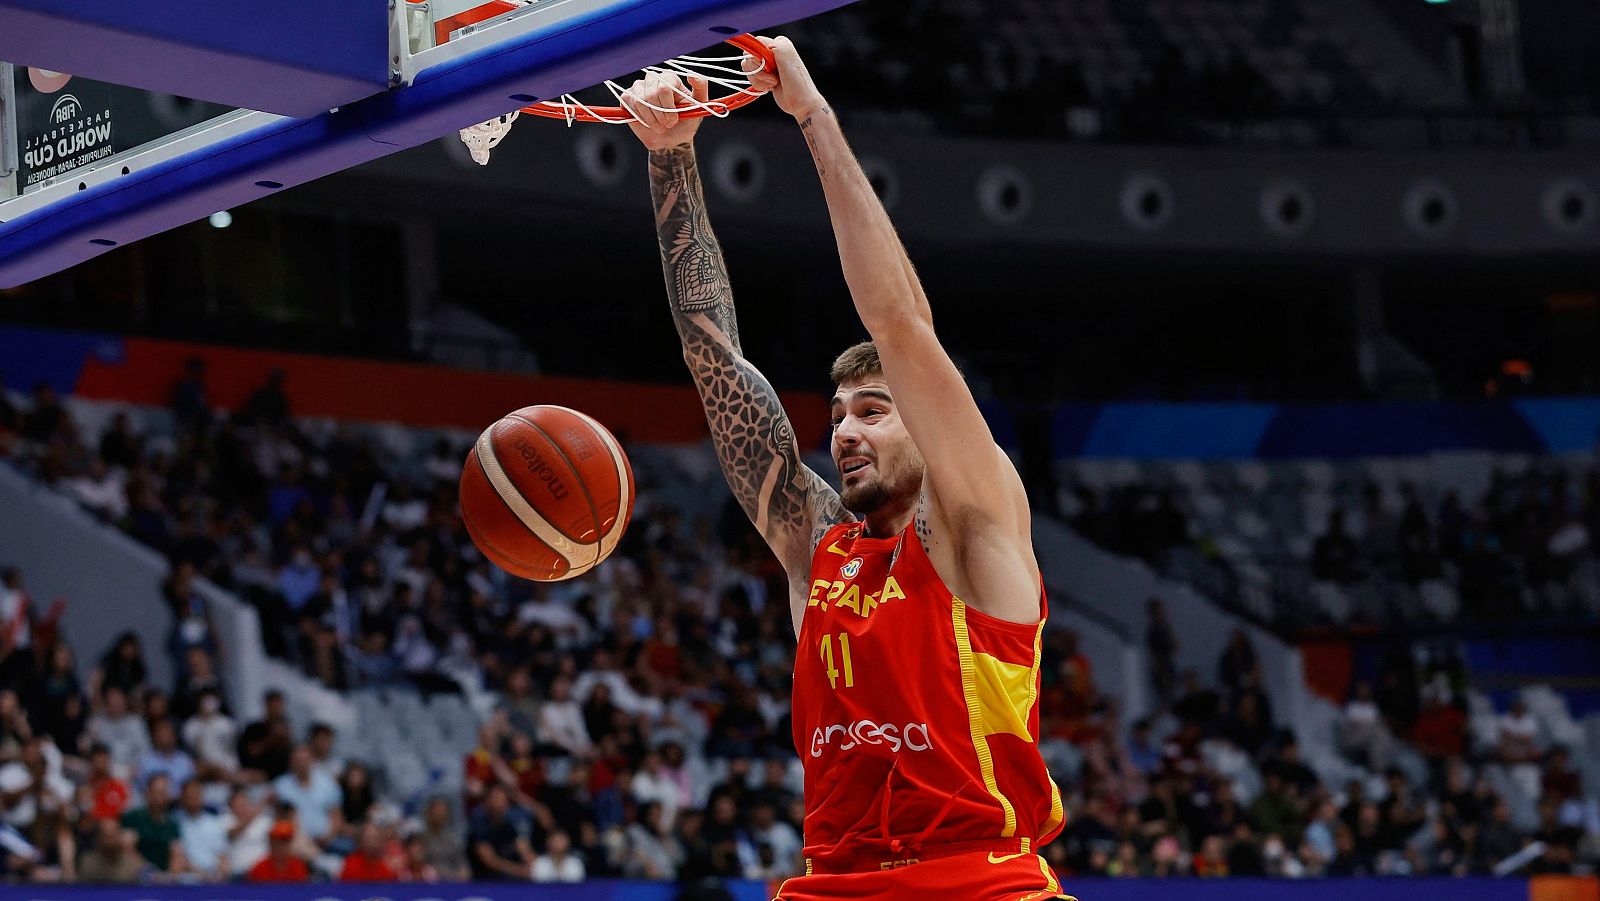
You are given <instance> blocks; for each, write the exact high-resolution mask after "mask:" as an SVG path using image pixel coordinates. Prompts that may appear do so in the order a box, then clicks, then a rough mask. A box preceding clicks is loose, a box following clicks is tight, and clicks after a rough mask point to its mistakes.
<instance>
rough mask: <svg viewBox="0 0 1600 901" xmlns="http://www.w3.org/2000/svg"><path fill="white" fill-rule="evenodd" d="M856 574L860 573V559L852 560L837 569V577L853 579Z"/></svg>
mask: <svg viewBox="0 0 1600 901" xmlns="http://www.w3.org/2000/svg"><path fill="white" fill-rule="evenodd" d="M858 572H861V558H860V557H857V558H855V559H854V560H851V561H850V562H849V563H846V564H845V565H843V566H841V567H839V575H841V576H844V577H845V578H846V579H854V578H855V577H856V573H858Z"/></svg>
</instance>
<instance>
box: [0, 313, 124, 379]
mask: <svg viewBox="0 0 1600 901" xmlns="http://www.w3.org/2000/svg"><path fill="white" fill-rule="evenodd" d="M121 350H122V339H121V338H118V337H115V336H113V335H96V334H91V333H88V332H56V331H49V330H46V329H33V328H22V327H18V326H0V380H4V381H5V386H6V387H7V388H10V389H11V390H13V391H24V392H27V391H32V390H33V389H34V388H35V387H36V386H38V385H39V384H41V383H43V384H47V385H49V386H50V387H52V388H54V389H56V391H57V392H59V393H60V394H63V395H65V394H71V393H72V392H73V391H74V390H76V389H77V386H78V376H79V374H80V373H82V372H83V364H84V363H85V362H87V361H88V359H89V357H90V356H91V355H94V356H97V357H99V358H101V359H114V358H116V357H118V356H120V355H121Z"/></svg>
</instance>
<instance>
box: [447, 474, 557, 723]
mask: <svg viewBox="0 0 1600 901" xmlns="http://www.w3.org/2000/svg"><path fill="white" fill-rule="evenodd" d="M458 468H459V467H458ZM580 697H581V694H580ZM499 709H501V710H504V711H505V712H506V723H507V724H508V725H509V726H510V727H511V729H512V731H514V732H518V733H521V734H523V735H533V734H534V733H535V732H537V731H538V728H539V698H538V696H537V695H535V694H534V691H533V676H532V674H530V673H529V672H528V668H527V667H526V666H519V667H517V668H516V669H513V670H512V671H511V673H510V674H509V675H507V676H506V687H505V690H504V691H503V692H501V694H500V702H499Z"/></svg>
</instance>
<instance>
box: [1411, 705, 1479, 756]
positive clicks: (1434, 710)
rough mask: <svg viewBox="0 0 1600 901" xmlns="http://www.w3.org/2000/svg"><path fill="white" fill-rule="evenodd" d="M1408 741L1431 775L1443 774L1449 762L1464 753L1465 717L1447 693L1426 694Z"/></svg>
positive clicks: (1465, 737) (1465, 741) (1465, 743)
mask: <svg viewBox="0 0 1600 901" xmlns="http://www.w3.org/2000/svg"><path fill="white" fill-rule="evenodd" d="M1411 741H1412V743H1413V744H1415V745H1416V747H1417V750H1418V751H1420V752H1421V753H1422V756H1423V757H1425V758H1427V760H1428V763H1429V765H1430V766H1431V767H1432V769H1433V772H1434V773H1435V774H1440V773H1442V772H1443V767H1444V764H1445V762H1446V761H1448V760H1449V759H1450V758H1452V757H1460V756H1461V755H1462V753H1463V752H1465V751H1466V747H1467V716H1466V714H1465V713H1463V712H1462V711H1461V708H1459V707H1457V706H1456V705H1455V704H1453V703H1451V700H1450V695H1449V691H1448V689H1430V690H1429V691H1428V693H1427V700H1426V706H1425V707H1423V710H1422V713H1421V715H1419V716H1418V717H1417V723H1416V726H1415V727H1413V729H1412V731H1411Z"/></svg>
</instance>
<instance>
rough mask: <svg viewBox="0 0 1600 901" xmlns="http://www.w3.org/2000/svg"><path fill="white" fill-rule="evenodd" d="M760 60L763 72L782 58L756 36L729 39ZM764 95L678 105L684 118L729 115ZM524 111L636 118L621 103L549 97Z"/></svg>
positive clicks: (612, 121) (574, 117) (566, 117)
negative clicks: (571, 102) (595, 103)
mask: <svg viewBox="0 0 1600 901" xmlns="http://www.w3.org/2000/svg"><path fill="white" fill-rule="evenodd" d="M725 43H727V44H729V45H731V46H733V47H736V48H738V49H739V50H742V51H744V52H745V53H748V54H750V55H751V56H753V57H755V58H756V59H759V60H761V65H762V69H761V70H760V71H766V72H776V71H777V69H778V61H777V59H776V58H774V57H773V55H772V51H771V50H769V49H767V45H766V44H763V43H761V40H760V39H759V38H757V37H756V36H754V35H750V34H739V35H734V36H733V37H731V38H728V40H727V41H726V42H725ZM761 97H762V95H761V94H756V93H746V92H742V91H735V92H734V93H732V94H729V95H728V96H726V97H717V98H715V99H712V100H708V101H706V104H707V107H709V108H707V107H699V106H684V107H679V108H678V115H679V117H681V118H684V119H703V118H705V117H707V116H720V115H725V114H727V113H729V112H731V111H733V110H736V109H738V108H740V107H742V106H748V105H750V104H751V103H754V102H755V101H757V100H759V99H761ZM522 112H524V113H527V114H528V115H530V116H542V117H544V118H546V119H560V120H562V121H564V122H598V123H604V124H607V125H617V124H620V123H619V122H618V120H619V119H620V120H632V119H633V113H631V112H629V111H628V110H626V109H623V108H622V107H620V106H589V107H579V106H573V105H569V104H563V103H557V102H555V101H550V100H545V101H541V102H539V103H532V104H529V105H527V106H525V107H523V108H522Z"/></svg>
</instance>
